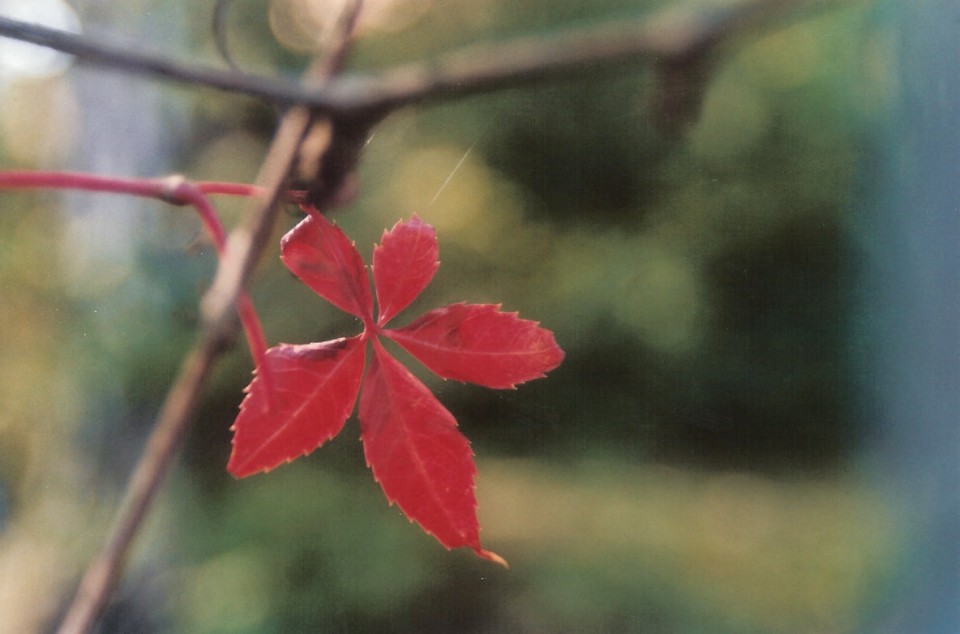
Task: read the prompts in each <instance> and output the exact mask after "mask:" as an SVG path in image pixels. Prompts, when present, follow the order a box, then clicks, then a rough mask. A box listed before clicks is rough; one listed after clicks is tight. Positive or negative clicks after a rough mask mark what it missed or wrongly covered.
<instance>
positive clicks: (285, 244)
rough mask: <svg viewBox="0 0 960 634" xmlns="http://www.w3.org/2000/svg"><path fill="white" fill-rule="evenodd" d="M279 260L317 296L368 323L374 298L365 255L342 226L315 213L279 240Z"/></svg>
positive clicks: (370, 318)
mask: <svg viewBox="0 0 960 634" xmlns="http://www.w3.org/2000/svg"><path fill="white" fill-rule="evenodd" d="M280 259H282V260H283V263H284V264H286V265H287V268H288V269H290V270H291V271H293V273H294V274H295V275H296V276H297V277H299V278H300V279H301V280H302V281H303V283H304V284H306V285H307V286H309V287H310V288H312V289H313V290H314V291H315V292H316V293H317V294H318V295H320V296H321V297H323V298H324V299H325V300H327V301H328V302H330V303H331V304H333V305H334V306H336V307H337V308H339V309H341V310H343V311H345V312H348V313H350V314H351V315H354V316H356V317H359V318H360V319H363V320H364V322H365V323H366V322H367V321H370V320H372V315H373V298H372V296H371V294H370V280H369V279H368V277H367V269H366V267H365V266H364V265H363V258H361V257H360V254H359V253H358V252H357V249H356V248H355V247H354V246H353V242H351V241H350V239H349V238H347V236H346V235H344V233H343V231H341V230H340V228H339V227H336V226H334V225H332V224H331V223H330V222H329V221H328V220H327V219H326V218H324V217H323V216H321V215H320V214H317V213H312V214H310V215H308V216H307V217H306V218H304V219H303V220H301V221H300V224H298V225H297V226H296V227H294V228H293V229H291V230H290V231H289V232H287V234H286V235H285V236H283V239H282V240H281V241H280Z"/></svg>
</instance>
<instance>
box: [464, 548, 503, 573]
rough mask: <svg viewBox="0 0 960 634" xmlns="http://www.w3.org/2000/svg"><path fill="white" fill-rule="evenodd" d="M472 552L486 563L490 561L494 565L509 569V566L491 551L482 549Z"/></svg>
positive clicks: (475, 549)
mask: <svg viewBox="0 0 960 634" xmlns="http://www.w3.org/2000/svg"><path fill="white" fill-rule="evenodd" d="M473 552H475V553H476V554H477V556H478V557H482V558H484V559H486V560H487V561H492V562H493V563H495V564H498V565H500V566H503V567H504V568H505V569H507V570H509V569H510V564H509V563H508V562H507V560H506V559H504V558H503V557H501V556H500V555H498V554H497V553H495V552H493V551H492V550H484V549H483V548H474V549H473Z"/></svg>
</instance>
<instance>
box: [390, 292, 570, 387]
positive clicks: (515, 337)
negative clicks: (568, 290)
mask: <svg viewBox="0 0 960 634" xmlns="http://www.w3.org/2000/svg"><path fill="white" fill-rule="evenodd" d="M383 334H384V335H386V336H387V337H390V338H391V339H393V340H394V341H396V342H397V343H398V344H400V346H401V347H403V349H405V350H406V351H407V352H409V353H410V354H412V355H413V356H414V357H416V358H417V360H418V361H420V362H421V363H423V365H425V366H427V367H428V368H430V370H432V371H433V372H434V373H435V374H437V375H438V376H441V377H443V378H445V379H455V380H457V381H468V382H470V383H476V384H478V385H483V386H485V387H492V388H512V387H515V386H516V385H517V384H518V383H523V382H524V381H529V380H531V379H536V378H540V377H542V376H543V375H544V373H545V372H548V371H550V370H552V369H554V368H555V367H557V366H558V365H560V362H561V361H562V360H563V350H561V349H560V347H559V346H558V345H557V342H556V340H555V339H554V338H553V333H551V332H550V331H549V330H546V329H544V328H541V327H540V326H539V325H538V324H537V322H535V321H529V320H526V319H520V318H519V317H517V314H516V313H505V312H502V311H501V310H500V309H499V306H495V305H493V304H451V305H449V306H445V307H443V308H438V309H436V310H431V311H430V312H428V313H426V314H424V315H423V316H421V317H420V318H419V319H417V320H415V321H414V322H413V323H411V324H409V325H407V326H404V327H403V328H397V329H394V330H385V331H384V333H383Z"/></svg>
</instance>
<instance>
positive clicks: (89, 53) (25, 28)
mask: <svg viewBox="0 0 960 634" xmlns="http://www.w3.org/2000/svg"><path fill="white" fill-rule="evenodd" d="M805 4H818V3H817V2H812V1H811V0H744V1H742V2H739V3H734V4H723V5H721V6H718V7H712V8H702V7H701V8H699V9H681V8H676V7H674V8H670V9H668V10H666V11H663V12H661V13H658V14H655V15H653V16H648V17H644V18H639V19H632V20H618V21H616V22H609V23H606V24H602V25H599V26H593V27H585V28H581V29H577V30H570V31H567V32H564V33H560V34H557V35H552V36H543V37H541V36H537V37H525V38H518V39H514V40H508V41H504V42H498V43H489V44H483V45H478V46H472V47H469V48H465V49H462V50H460V51H454V52H452V53H448V54H446V55H442V56H440V57H439V58H437V59H435V60H430V61H424V62H418V63H414V64H409V65H405V66H400V67H397V68H394V69H391V70H386V71H383V72H380V73H376V74H370V75H360V74H342V75H340V76H338V77H337V78H336V79H333V80H331V81H329V82H327V83H325V84H323V86H321V87H316V86H313V87H311V86H309V85H303V84H297V83H295V82H291V81H286V80H282V79H276V78H269V77H263V76H259V75H254V74H250V73H244V72H238V71H227V70H219V69H216V68H212V67H203V66H193V65H188V64H185V63H182V62H178V61H175V60H172V59H170V58H166V57H163V56H159V55H154V54H149V53H144V52H136V51H130V50H128V49H127V48H125V47H120V46H117V45H113V44H107V43H105V42H103V41H100V40H97V39H93V38H90V37H87V36H83V35H76V34H72V33H67V32H64V31H57V30H54V29H49V28H46V27H41V26H37V25H32V24H26V23H24V22H19V21H16V20H11V19H9V18H3V17H0V36H4V37H11V38H14V39H18V40H22V41H25V42H32V43H34V44H38V45H41V46H45V47H48V48H52V49H56V50H59V51H62V52H64V53H69V54H71V55H74V56H76V57H77V58H78V59H80V60H81V61H85V62H89V63H93V64H97V65H100V66H106V67H111V68H116V69H119V70H123V71H126V72H129V73H135V74H141V75H145V76H153V77H158V78H161V79H167V80H171V81H177V82H181V83H188V84H195V85H200V86H205V87H209V88H215V89H218V90H224V91H228V92H234V93H240V94H245V95H249V96H253V97H258V98H261V99H265V100H268V101H271V102H275V103H282V104H299V105H304V106H308V107H309V108H310V109H311V110H312V111H313V112H315V113H320V114H327V115H330V116H333V117H354V118H370V117H379V116H383V115H385V114H387V113H388V112H390V111H392V110H394V109H396V108H399V107H401V106H404V105H407V104H410V103H413V102H417V101H423V100H430V99H439V98H447V99H448V98H451V97H459V96H465V95H471V94H476V93H478V92H489V91H492V90H499V89H503V88H509V87H512V86H517V85H520V84H529V83H531V82H534V81H543V80H546V79H550V78H555V77H557V76H560V75H571V74H577V73H584V72H588V71H596V70H603V69H608V70H613V69H617V68H619V67H620V65H622V64H624V63H640V62H651V61H652V62H657V63H660V62H665V61H670V60H675V59H682V58H684V57H687V56H689V55H693V54H697V53H699V52H702V51H703V50H704V49H705V48H709V47H710V46H712V45H714V44H716V43H718V42H720V41H723V40H726V39H727V38H728V37H729V36H730V35H731V34H733V33H736V32H738V31H741V30H743V29H744V28H748V27H750V26H753V25H755V24H756V23H758V22H759V21H761V20H769V19H772V18H775V17H777V16H781V15H783V14H784V13H785V12H786V11H787V10H790V9H794V8H796V7H799V6H800V5H805ZM819 4H820V5H825V4H829V1H826V0H820V1H819Z"/></svg>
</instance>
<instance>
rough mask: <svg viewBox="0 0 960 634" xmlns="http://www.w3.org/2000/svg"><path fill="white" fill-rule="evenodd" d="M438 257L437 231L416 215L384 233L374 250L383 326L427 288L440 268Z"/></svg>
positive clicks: (375, 276)
mask: <svg viewBox="0 0 960 634" xmlns="http://www.w3.org/2000/svg"><path fill="white" fill-rule="evenodd" d="M437 254H438V248H437V234H436V231H434V229H433V227H431V226H430V225H428V224H427V223H425V222H423V221H422V220H420V218H419V217H417V215H416V214H414V215H413V217H411V218H410V220H407V221H402V220H401V221H399V222H397V224H395V225H394V226H393V229H391V230H390V231H384V232H383V237H382V238H381V239H380V245H379V246H377V247H376V248H375V249H374V250H373V280H374V283H375V286H376V287H377V306H378V307H379V311H380V315H379V317H378V319H377V323H378V324H379V325H381V326H382V325H384V324H385V323H387V322H388V321H390V320H391V319H393V317H395V316H396V314H397V313H399V312H400V311H401V310H403V309H404V308H406V307H407V306H409V305H410V302H412V301H413V300H414V299H416V297H417V295H419V294H420V293H421V291H423V289H425V288H426V287H427V284H429V283H430V280H432V279H433V275H434V273H436V272H437V267H438V266H440V262H439V261H438V260H437Z"/></svg>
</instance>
